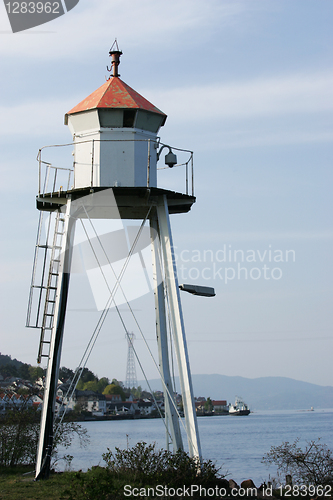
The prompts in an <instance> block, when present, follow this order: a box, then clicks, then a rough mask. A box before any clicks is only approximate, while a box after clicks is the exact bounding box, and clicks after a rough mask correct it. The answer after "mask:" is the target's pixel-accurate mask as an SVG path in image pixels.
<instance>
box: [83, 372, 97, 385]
mask: <svg viewBox="0 0 333 500" xmlns="http://www.w3.org/2000/svg"><path fill="white" fill-rule="evenodd" d="M80 379H81V380H82V382H83V383H84V384H85V383H86V382H90V381H91V380H97V381H98V378H97V377H96V375H95V374H94V373H93V372H92V371H91V370H89V368H83V370H82V373H81V377H80Z"/></svg>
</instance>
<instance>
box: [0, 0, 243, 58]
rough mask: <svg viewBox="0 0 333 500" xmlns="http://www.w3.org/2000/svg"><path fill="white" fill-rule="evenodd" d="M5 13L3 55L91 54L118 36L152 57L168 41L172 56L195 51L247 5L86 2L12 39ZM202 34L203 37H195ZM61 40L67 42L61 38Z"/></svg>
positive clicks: (0, 26)
mask: <svg viewBox="0 0 333 500" xmlns="http://www.w3.org/2000/svg"><path fill="white" fill-rule="evenodd" d="M2 9H3V15H2V16H1V18H0V19H1V22H0V31H1V35H2V36H7V35H8V43H4V44H1V45H0V54H1V53H2V54H4V55H5V56H11V55H14V54H17V55H21V54H22V41H23V40H24V48H25V53H29V54H30V57H31V58H36V59H48V60H56V59H59V57H61V58H62V59H63V58H67V59H72V58H73V56H75V54H81V55H82V54H87V53H89V52H90V51H91V50H93V49H94V48H95V47H103V46H105V43H106V42H107V43H108V44H110V45H111V44H112V41H113V39H114V37H115V36H118V37H119V42H120V44H121V43H123V42H124V41H126V46H127V47H134V48H135V49H136V50H144V49H145V48H148V47H149V52H150V53H152V52H155V53H156V51H157V50H158V49H159V48H160V47H161V46H163V47H164V48H165V44H166V41H167V40H168V41H169V44H168V47H170V50H175V48H176V47H180V46H182V47H183V48H184V46H185V45H189V44H191V45H192V48H194V46H195V44H198V45H201V44H202V43H203V42H204V41H205V39H206V37H207V36H208V37H209V36H210V33H211V30H212V29H214V26H218V27H219V29H221V27H224V26H226V25H230V24H233V23H234V22H236V19H238V17H239V14H240V13H241V12H242V11H243V10H247V8H246V7H245V6H244V5H242V2H238V1H231V0H229V1H224V2H223V4H222V3H221V2H220V1H219V0H210V1H209V2H206V3H205V6H204V8H203V4H202V1H200V0H169V1H168V2H159V3H158V5H157V4H156V1H155V0H142V1H140V2H138V1H137V0H132V1H127V2H124V1H123V0H98V1H97V2H91V1H90V0H89V1H84V0H81V2H80V3H79V4H78V6H77V7H76V8H75V9H73V10H72V11H70V12H69V13H68V14H66V15H64V16H61V17H59V18H58V19H55V20H54V21H52V22H50V23H47V24H46V25H44V26H43V27H38V28H37V29H36V30H28V31H26V32H22V33H16V34H15V35H12V34H11V33H10V25H9V22H8V19H7V16H6V14H5V7H4V6H3V7H2ZM198 30H200V36H196V31H198ZM59 34H62V36H57V35H59ZM189 34H190V39H189V38H188V35H189ZM193 34H194V35H195V36H193ZM28 35H29V36H28ZM55 35H56V36H55ZM120 36H121V39H120ZM9 37H10V38H9ZM106 37H107V38H106ZM110 37H111V38H110ZM43 38H44V39H46V40H45V43H43V41H42V39H43ZM138 40H140V47H138ZM82 57H83V56H82Z"/></svg>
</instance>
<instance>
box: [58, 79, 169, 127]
mask: <svg viewBox="0 0 333 500" xmlns="http://www.w3.org/2000/svg"><path fill="white" fill-rule="evenodd" d="M96 108H104V109H107V108H122V109H124V108H134V109H144V110H146V111H151V112H152V113H158V114H160V115H163V116H165V117H166V115H165V114H164V113H163V112H162V111H161V110H159V109H158V108H156V106H154V105H153V104H152V103H151V102H149V101H147V99H145V98H144V97H142V95H140V94H138V93H137V92H136V91H135V90H133V89H132V88H131V87H130V86H129V85H127V84H126V83H125V82H123V81H122V80H120V78H117V77H112V78H110V79H109V80H108V81H107V82H105V83H104V84H103V85H102V86H101V87H99V89H97V90H95V92H93V93H92V94H90V95H89V96H88V97H86V98H85V99H83V101H81V102H80V103H79V104H77V106H75V107H74V108H73V109H71V110H70V111H68V113H67V115H72V114H74V113H80V112H82V111H88V110H90V109H96Z"/></svg>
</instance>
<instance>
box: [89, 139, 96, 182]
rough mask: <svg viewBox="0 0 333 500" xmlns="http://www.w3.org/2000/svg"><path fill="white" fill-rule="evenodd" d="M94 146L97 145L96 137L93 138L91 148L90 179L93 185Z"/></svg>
mask: <svg viewBox="0 0 333 500" xmlns="http://www.w3.org/2000/svg"><path fill="white" fill-rule="evenodd" d="M94 146H95V139H93V140H92V148H91V181H90V185H91V187H93V185H94Z"/></svg>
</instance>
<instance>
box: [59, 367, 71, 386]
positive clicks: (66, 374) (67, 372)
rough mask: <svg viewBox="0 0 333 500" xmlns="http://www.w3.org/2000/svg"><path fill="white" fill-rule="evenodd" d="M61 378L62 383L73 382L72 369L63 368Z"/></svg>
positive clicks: (60, 373)
mask: <svg viewBox="0 0 333 500" xmlns="http://www.w3.org/2000/svg"><path fill="white" fill-rule="evenodd" d="M59 378H60V380H61V381H62V382H66V381H67V380H72V379H73V378H74V372H73V370H71V369H70V368H66V366H62V367H61V368H60V370H59Z"/></svg>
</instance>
